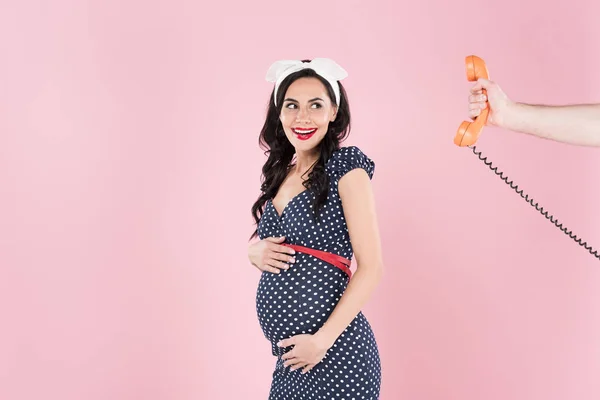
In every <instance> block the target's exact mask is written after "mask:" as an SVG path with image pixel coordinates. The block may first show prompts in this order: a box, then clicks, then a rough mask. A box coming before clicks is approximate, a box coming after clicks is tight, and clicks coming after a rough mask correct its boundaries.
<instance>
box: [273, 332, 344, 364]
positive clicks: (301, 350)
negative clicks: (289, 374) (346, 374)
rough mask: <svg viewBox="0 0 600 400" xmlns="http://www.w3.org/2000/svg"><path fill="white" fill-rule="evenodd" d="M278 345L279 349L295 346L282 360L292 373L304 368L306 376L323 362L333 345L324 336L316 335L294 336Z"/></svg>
mask: <svg viewBox="0 0 600 400" xmlns="http://www.w3.org/2000/svg"><path fill="white" fill-rule="evenodd" d="M277 345H278V346H279V347H289V346H294V348H293V349H292V350H290V351H288V352H287V353H285V354H284V355H283V356H282V357H281V358H282V359H283V360H285V362H284V365H285V366H286V367H287V366H291V368H290V370H291V371H293V370H295V369H298V368H303V371H302V373H303V374H304V373H307V372H308V371H310V370H311V369H313V367H314V366H315V365H317V364H318V363H320V362H321V360H323V358H324V357H325V355H326V354H327V350H329V348H330V347H331V346H332V345H333V343H332V342H331V341H330V340H327V339H326V338H325V337H324V336H323V335H320V334H319V333H316V334H314V335H310V334H304V335H296V336H292V337H291V338H289V339H284V340H282V341H281V342H279V343H278V344H277Z"/></svg>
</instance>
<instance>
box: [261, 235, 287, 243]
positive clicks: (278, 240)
mask: <svg viewBox="0 0 600 400" xmlns="http://www.w3.org/2000/svg"><path fill="white" fill-rule="evenodd" d="M265 240H266V241H268V242H271V243H281V242H283V241H284V240H285V236H270V237H268V238H266V239H265Z"/></svg>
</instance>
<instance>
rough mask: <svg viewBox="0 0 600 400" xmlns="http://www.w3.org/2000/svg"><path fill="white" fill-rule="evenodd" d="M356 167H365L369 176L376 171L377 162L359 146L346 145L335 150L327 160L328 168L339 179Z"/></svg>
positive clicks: (371, 176)
mask: <svg viewBox="0 0 600 400" xmlns="http://www.w3.org/2000/svg"><path fill="white" fill-rule="evenodd" d="M356 168H362V169H364V170H365V171H366V172H367V174H368V175H369V178H370V179H372V178H373V174H374V173H375V162H374V161H373V160H372V159H371V158H370V157H369V156H367V155H366V154H365V152H364V151H363V150H362V149H361V148H360V147H358V146H344V147H341V148H339V149H337V150H336V151H334V152H333V154H332V155H331V157H330V158H329V160H328V162H327V169H328V171H329V172H330V173H332V174H333V175H334V176H335V177H336V178H337V179H338V180H339V179H340V178H341V177H342V176H344V175H345V174H347V173H348V172H350V171H352V170H353V169H356Z"/></svg>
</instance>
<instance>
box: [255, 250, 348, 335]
mask: <svg viewBox="0 0 600 400" xmlns="http://www.w3.org/2000/svg"><path fill="white" fill-rule="evenodd" d="M346 282H347V278H346V275H345V274H344V272H342V271H341V270H339V269H338V268H336V267H334V266H331V265H329V264H326V263H324V262H322V261H320V260H317V259H315V258H313V257H310V256H306V255H300V254H297V255H296V263H295V264H293V265H292V266H291V268H290V269H289V270H287V271H282V272H281V273H279V274H273V273H271V272H263V274H262V276H261V279H260V282H259V284H258V289H257V292H256V311H257V315H258V320H259V323H260V326H261V328H262V331H263V333H264V335H265V337H266V338H267V339H269V340H270V341H271V343H272V344H276V343H277V342H278V341H279V340H281V339H284V338H288V337H290V336H294V335H298V334H302V333H315V332H316V331H317V330H319V328H320V327H321V326H322V325H323V324H324V323H325V321H326V320H327V318H328V317H329V315H330V314H331V312H332V311H333V309H334V307H335V305H336V304H337V303H338V301H339V299H340V298H341V296H342V294H343V292H344V289H345V288H346Z"/></svg>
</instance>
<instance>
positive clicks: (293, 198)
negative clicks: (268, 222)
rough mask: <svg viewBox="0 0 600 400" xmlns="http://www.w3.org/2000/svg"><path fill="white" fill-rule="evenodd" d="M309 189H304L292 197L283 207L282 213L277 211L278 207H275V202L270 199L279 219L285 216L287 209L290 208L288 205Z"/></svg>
mask: <svg viewBox="0 0 600 400" xmlns="http://www.w3.org/2000/svg"><path fill="white" fill-rule="evenodd" d="M307 191H308V189H304V190H303V191H301V192H300V193H298V194H297V195H295V196H294V197H292V198H291V199H290V200H289V201H288V202H287V204H286V205H285V207H283V209H282V210H281V214H280V213H279V211H277V208H275V204H273V199H269V203H271V207H272V208H273V211H274V212H275V215H276V216H277V219H278V220H281V218H283V216H284V214H285V212H286V210H287V209H288V207H289V206H290V204H291V203H292V202H293V201H294V200H296V199H297V198H298V197H300V195H302V194H304V193H306V192H307Z"/></svg>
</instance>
